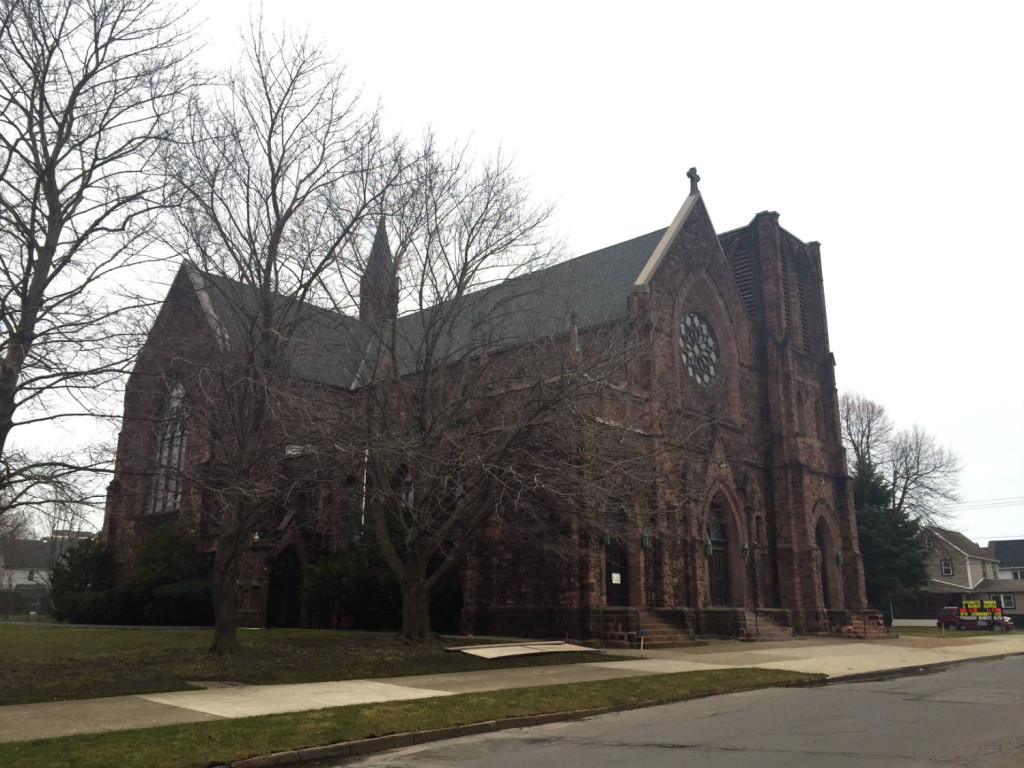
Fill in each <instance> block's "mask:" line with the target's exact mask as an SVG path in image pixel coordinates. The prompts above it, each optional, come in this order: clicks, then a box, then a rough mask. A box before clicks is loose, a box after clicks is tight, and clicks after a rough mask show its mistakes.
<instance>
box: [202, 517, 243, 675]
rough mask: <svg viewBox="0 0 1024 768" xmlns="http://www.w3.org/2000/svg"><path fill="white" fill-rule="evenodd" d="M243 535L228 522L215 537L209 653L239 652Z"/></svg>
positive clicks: (225, 654) (230, 654) (223, 654)
mask: <svg viewBox="0 0 1024 768" xmlns="http://www.w3.org/2000/svg"><path fill="white" fill-rule="evenodd" d="M242 541H243V538H242V536H241V535H240V533H239V532H238V531H237V530H235V529H234V526H231V530H224V531H222V532H221V534H220V536H219V537H218V539H217V552H216V554H215V555H214V559H213V617H214V622H213V643H212V644H211V645H210V653H214V654H216V655H218V656H232V655H234V654H237V653H241V651H242V646H241V645H240V644H239V642H238V615H237V608H238V572H239V570H240V568H241V564H242V556H243V554H244V551H245V547H244V545H242Z"/></svg>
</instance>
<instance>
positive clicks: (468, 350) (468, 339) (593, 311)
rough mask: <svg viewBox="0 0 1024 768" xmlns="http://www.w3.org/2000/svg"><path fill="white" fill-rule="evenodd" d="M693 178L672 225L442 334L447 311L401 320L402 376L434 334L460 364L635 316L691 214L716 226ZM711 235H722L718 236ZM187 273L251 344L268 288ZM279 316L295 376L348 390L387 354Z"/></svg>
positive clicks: (208, 306)
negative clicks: (286, 329)
mask: <svg viewBox="0 0 1024 768" xmlns="http://www.w3.org/2000/svg"><path fill="white" fill-rule="evenodd" d="M688 175H689V176H690V179H691V189H690V194H689V195H688V196H687V198H686V201H685V202H684V203H683V206H682V208H681V209H680V211H679V213H678V214H677V215H676V217H675V219H674V220H673V222H672V225H671V226H669V227H667V228H665V229H659V230H655V231H654V232H649V233H647V234H646V235H641V236H639V237H635V238H633V239H631V240H626V241H624V242H621V243H617V244H616V245H612V246H609V247H608V248H602V249H600V250H597V251H593V252H592V253H588V254H585V255H583V256H578V257H576V258H573V259H569V260H568V261H564V262H562V263H560V264H555V265H553V266H551V267H547V268H545V269H541V270H538V271H536V272H531V273H529V274H525V275H521V276H518V277H515V278H512V279H510V280H506V281H504V282H502V283H499V284H497V285H494V286H491V287H488V288H484V289H482V290H478V291H475V292H473V293H469V294H467V295H465V296H463V297H462V298H461V299H459V301H460V304H461V306H459V308H458V310H457V312H453V313H451V315H450V316H446V317H444V318H442V320H443V321H444V322H445V323H446V324H447V325H446V327H445V328H443V329H440V330H439V329H438V327H437V322H436V320H437V315H436V312H437V311H438V309H437V307H431V308H428V309H424V310H421V311H418V312H412V313H408V314H405V315H402V316H400V317H398V318H397V320H395V322H394V325H393V327H392V328H391V329H390V330H393V331H394V334H395V355H396V357H397V360H398V363H399V367H400V373H401V374H403V375H404V374H408V373H411V372H413V371H416V370H422V368H423V366H424V364H425V361H423V360H421V359H419V358H420V356H421V355H422V349H423V347H424V344H423V341H424V339H425V336H426V334H427V333H432V334H436V338H434V339H431V341H432V342H436V343H441V344H444V345H445V346H444V351H443V353H442V354H439V355H434V356H433V358H432V360H433V361H434V362H437V361H439V360H443V361H445V362H454V361H458V360H461V359H465V358H467V357H472V356H474V355H476V354H480V353H481V352H482V351H483V350H495V349H500V348H507V347H511V346H515V345H517V344H521V343H524V342H527V341H530V340H535V339H544V338H551V337H554V336H558V335H560V334H567V333H568V332H569V331H570V330H571V326H572V325H573V324H575V326H576V329H577V330H579V331H584V330H586V329H588V328H593V327H597V326H601V325H604V324H607V323H612V322H616V321H620V320H622V319H625V318H626V317H627V315H628V312H629V295H630V294H631V293H634V292H636V291H638V290H644V289H645V288H646V286H647V285H649V283H650V281H651V279H652V277H653V276H654V274H655V272H656V271H657V268H658V266H659V265H660V263H661V261H662V259H663V257H664V255H665V252H666V251H667V249H668V247H669V246H670V245H671V244H672V242H673V241H674V239H675V237H676V236H677V235H678V233H679V231H680V230H681V228H682V227H683V225H684V224H686V222H687V220H688V219H689V217H690V216H691V214H693V212H694V211H695V210H697V209H699V210H700V211H701V212H702V214H703V215H704V216H705V219H704V220H703V221H702V223H703V224H704V225H705V228H707V227H710V220H707V219H706V210H705V209H704V207H703V202H702V200H701V196H700V193H699V192H698V191H697V187H696V181H697V180H698V179H699V177H697V176H696V171H694V170H692V169H691V173H690V174H688ZM380 231H382V229H379V230H378V234H379V232H380ZM710 236H711V237H714V232H713V230H712V231H711V235H710ZM716 244H717V241H716ZM719 248H720V246H719ZM182 272H183V273H184V274H185V276H186V278H187V279H188V280H189V281H190V285H191V288H192V290H194V292H195V294H196V296H197V297H198V299H199V302H200V304H201V305H202V307H203V308H204V310H205V311H206V313H207V314H208V316H209V318H210V322H211V324H212V326H213V328H214V332H215V334H216V335H217V336H218V338H221V339H223V340H224V341H225V342H227V343H234V344H238V345H239V346H240V347H244V346H245V345H246V340H247V339H248V338H250V337H251V335H252V333H253V330H254V328H255V321H256V319H257V318H258V317H259V293H258V291H257V290H256V289H255V288H253V287H252V286H249V285H243V284H242V283H238V282H236V281H234V280H231V279H228V278H226V277H221V276H218V275H213V274H209V273H206V272H203V271H201V270H199V269H197V268H196V267H195V266H192V265H190V264H186V265H185V266H183V268H182ZM179 274H181V273H179ZM278 310H279V311H280V312H281V313H282V321H283V322H285V323H287V324H290V325H291V327H292V329H293V332H291V333H289V334H288V336H289V343H290V345H291V359H290V364H291V366H292V370H291V373H292V374H293V375H295V376H297V377H299V378H301V379H304V380H306V381H310V382H313V383H316V384H322V385H327V386H331V387H335V388H340V389H355V388H358V387H359V386H362V385H364V384H365V383H366V381H367V378H366V377H367V375H370V374H372V371H373V370H374V369H375V364H376V363H375V360H376V357H377V355H378V352H379V336H378V333H377V332H376V330H375V328H374V327H373V326H371V325H370V324H368V323H364V322H363V321H361V320H359V319H356V318H353V317H349V316H347V315H344V314H342V313H340V312H336V311H332V310H327V309H321V308H317V307H315V306H311V305H309V304H303V303H299V302H295V301H288V300H287V299H285V298H284V297H281V300H280V304H279V307H278Z"/></svg>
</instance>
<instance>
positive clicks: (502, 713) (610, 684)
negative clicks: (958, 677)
mask: <svg viewBox="0 0 1024 768" xmlns="http://www.w3.org/2000/svg"><path fill="white" fill-rule="evenodd" d="M450 655H455V654H450ZM823 677H824V675H808V674H802V673H799V672H786V671H783V670H772V669H723V670H708V671H703V672H684V673H679V674H672V675H656V676H651V677H631V678H625V679H619V680H603V681H598V682H590V683H573V684H569V685H552V686H542V687H536V688H519V689H516V690H511V691H495V692H489V693H470V694H462V695H458V696H446V697H443V698H440V699H420V700H418V701H400V702H387V703H381V704H368V705H361V706H352V707H337V708H334V709H322V710H318V711H315V712H302V713H297V714H285V715H268V716H265V717H252V718H245V719H239V720H223V721H218V722H207V723H195V724H192V725H175V726H166V727H162V728H150V729H146V730H140V731H123V732H114V733H103V734H94V735H86V736H68V737H64V738H60V739H40V740H38V741H28V742H8V743H5V744H4V745H3V749H0V768H2V767H3V766H18V768H34V767H36V766H39V767H43V768H45V767H46V766H54V765H74V766H77V768H92V767H96V768H107V767H108V766H114V765H116V766H122V767H123V768H130V767H131V766H151V767H152V768H179V767H180V768H201V767H202V766H207V765H210V764H216V763H227V762H231V761H233V760H239V759H241V758H244V757H248V756H251V755H265V754H269V753H271V752H280V751H286V750H290V749H299V748H302V747H312V746H320V745H323V744H335V743H338V742H344V741H353V740H356V739H363V738H369V737H373V736H384V735H387V734H389V733H408V732H410V731H421V730H431V729H435V728H445V727H451V726H457V725H465V724H468V723H478V722H484V721H487V720H496V719H501V718H506V717H522V716H527V715H538V714H544V713H548V712H565V711H571V710H581V709H597V708H601V707H608V706H624V705H637V704H641V703H644V702H668V701H681V700H683V699H689V698H695V697H698V696H707V695H710V694H717V693H729V692H733V691H742V690H751V689H755V688H764V687H768V686H774V685H783V684H791V683H797V682H806V681H811V680H819V679H822V678H823Z"/></svg>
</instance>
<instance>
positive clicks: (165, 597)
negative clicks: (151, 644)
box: [142, 579, 213, 627]
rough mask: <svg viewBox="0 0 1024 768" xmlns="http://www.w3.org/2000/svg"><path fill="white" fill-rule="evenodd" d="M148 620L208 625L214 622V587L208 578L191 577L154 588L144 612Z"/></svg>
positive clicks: (198, 625)
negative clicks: (187, 579) (190, 578)
mask: <svg viewBox="0 0 1024 768" xmlns="http://www.w3.org/2000/svg"><path fill="white" fill-rule="evenodd" d="M142 620H143V623H145V624H159V625H164V626H174V627H207V626H210V625H211V624H213V590H212V588H211V586H210V583H209V582H208V581H205V580H203V579H192V580H189V581H179V582H177V583H176V584H165V585H163V586H160V587H157V588H156V589H154V590H153V596H152V598H150V601H149V605H147V606H146V608H145V610H144V611H143V614H142Z"/></svg>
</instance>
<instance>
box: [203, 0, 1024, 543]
mask: <svg viewBox="0 0 1024 768" xmlns="http://www.w3.org/2000/svg"><path fill="white" fill-rule="evenodd" d="M196 13H197V15H198V17H199V18H202V19H205V21H204V22H203V23H202V24H201V26H200V32H201V34H202V36H203V37H205V38H206V39H207V40H209V41H210V45H209V46H208V48H207V50H206V52H205V54H204V55H205V56H206V58H207V59H208V60H210V61H213V60H219V61H221V62H225V61H229V60H230V58H231V56H232V51H234V50H237V42H236V41H237V32H238V30H239V29H240V28H241V27H243V26H246V25H247V24H248V17H249V5H248V3H247V2H241V1H239V2H234V1H232V2H226V1H225V0H198V1H197V4H196ZM264 17H265V22H264V26H265V28H266V29H268V30H274V29H278V28H280V25H281V24H282V23H284V21H285V20H287V22H288V23H289V24H290V25H291V27H292V28H293V29H297V30H300V31H301V30H303V29H305V28H307V27H308V28H309V29H310V30H311V33H312V34H313V35H314V36H318V37H321V38H323V39H324V41H325V42H326V45H327V47H328V48H330V49H331V50H332V51H334V52H336V53H337V55H338V56H339V58H340V59H341V61H343V62H344V63H345V64H346V66H347V67H348V75H349V77H350V80H351V82H352V84H353V85H354V87H357V88H361V89H362V91H363V93H364V95H365V97H366V98H367V99H368V100H369V102H371V103H372V102H374V101H377V100H378V99H379V100H380V102H381V103H382V105H383V107H384V111H385V115H386V117H387V120H388V123H389V125H390V127H392V128H394V129H400V130H402V131H404V132H405V133H407V134H408V135H410V136H413V137H415V136H417V135H419V134H420V133H421V132H422V130H423V128H424V127H425V126H426V125H428V124H429V125H432V126H433V127H434V129H435V130H436V131H437V132H438V133H439V134H440V135H441V137H442V138H446V139H449V140H454V139H471V140H472V143H473V146H474V148H475V150H476V151H477V152H478V153H480V154H490V153H492V152H493V151H495V150H496V149H498V148H499V147H500V148H501V149H502V150H503V152H504V153H505V154H507V155H510V156H513V157H514V158H515V161H516V166H517V168H518V170H519V171H520V173H522V174H524V175H525V176H527V177H528V179H529V180H530V185H531V188H532V190H533V193H534V194H535V195H536V198H537V199H538V200H551V201H554V202H555V203H556V204H557V213H556V226H557V228H558V230H559V232H561V233H562V234H564V235H565V236H566V238H567V241H568V243H569V246H570V250H571V252H572V254H574V255H575V254H581V253H586V252H588V251H591V250H594V249H596V248H600V247H603V246H607V245H611V244H613V243H616V242H619V241H622V240H626V239H628V238H631V237H635V236H637V235H640V234H643V233H646V232H649V231H652V230H654V229H658V228H660V227H664V226H667V225H668V224H669V223H670V222H671V220H672V217H673V216H674V215H675V213H676V211H677V209H678V208H679V206H680V204H681V203H682V201H683V199H684V197H685V195H686V192H687V188H688V186H687V180H686V178H685V173H686V170H687V168H689V167H690V166H696V167H697V168H698V170H699V172H700V175H701V191H702V193H703V195H704V199H705V202H706V204H707V206H708V209H709V211H710V213H711V217H712V220H713V221H714V223H715V226H716V228H717V229H718V230H719V231H725V230H728V229H732V228H735V227H738V226H742V225H744V224H746V223H747V222H749V221H750V219H751V218H752V217H753V216H754V214H756V213H757V212H759V211H763V210H774V211H778V212H779V213H780V214H781V219H780V221H781V224H782V226H784V227H785V228H786V229H788V230H789V231H790V232H792V233H793V234H794V235H796V236H797V237H799V238H800V239H802V240H804V241H809V240H818V241H820V242H821V244H822V260H823V266H824V272H825V294H826V300H827V303H828V320H829V332H830V336H831V345H832V349H833V351H834V353H835V356H836V361H837V368H836V375H837V378H838V384H839V388H840V390H846V389H849V390H854V391H857V392H859V393H861V394H863V395H865V396H867V397H870V398H871V399H873V400H876V401H877V402H879V403H881V404H883V405H884V406H885V407H886V408H887V409H888V411H889V413H890V414H891V416H892V417H893V420H894V421H895V422H896V423H897V424H898V425H899V426H907V427H909V426H911V425H912V424H914V423H917V424H919V425H921V426H922V427H923V428H925V429H927V430H928V431H930V432H931V433H933V434H934V435H936V436H937V437H938V438H939V440H940V441H941V442H942V443H943V444H946V445H949V446H950V447H952V448H953V449H955V450H956V451H958V452H959V453H960V455H961V456H962V458H963V462H964V467H965V471H964V474H963V482H962V495H963V498H964V500H965V503H964V504H963V505H961V506H960V507H958V508H954V511H953V518H952V520H951V524H950V527H955V528H958V529H960V530H962V531H964V532H965V533H966V534H967V535H968V536H970V537H971V538H974V539H976V540H979V541H981V542H982V543H984V542H985V541H987V540H988V539H990V538H996V537H1024V396H1022V380H1024V345H1022V335H1024V309H1022V307H1024V302H1022V299H1021V293H1022V290H1024V246H1022V238H1021V232H1022V223H1024V222H1022V211H1024V192H1022V181H1024V43H1022V32H1024V3H1022V2H1020V0H1013V1H1012V2H986V3H978V4H973V5H969V4H966V3H963V2H956V3H953V2H936V1H935V0H930V1H929V2H905V1H901V2H892V1H891V0H890V1H889V2H858V3H848V4H840V3H827V2H821V1H820V0H818V1H817V2H808V3H797V2H785V1H777V2H772V3H766V2H748V3H740V2H699V3H698V2H683V1H681V0H676V1H675V2H671V3H667V2H666V3H643V2H633V3H629V4H626V3H622V2H616V3H600V2H586V3H582V2H580V3H568V2H566V3H558V2H554V1H553V0H549V1H548V2H544V3H540V2H538V3H532V2H517V3H483V2H479V0H477V2H467V3H453V2H439V1H438V0H434V1H433V2H422V1H421V2H361V3H351V2H345V3H340V2H330V3H329V2H324V1H323V0H288V1H287V2H283V1H282V0H267V1H266V3H265V5H264Z"/></svg>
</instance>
